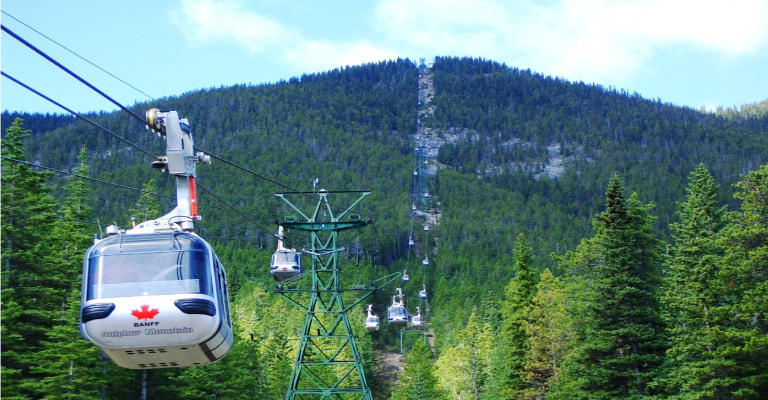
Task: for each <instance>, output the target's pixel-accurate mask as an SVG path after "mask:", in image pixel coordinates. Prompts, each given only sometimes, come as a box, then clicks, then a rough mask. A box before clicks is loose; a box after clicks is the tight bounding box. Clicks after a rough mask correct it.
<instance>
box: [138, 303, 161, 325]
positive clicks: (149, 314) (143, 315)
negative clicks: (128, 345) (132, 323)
mask: <svg viewBox="0 0 768 400" xmlns="http://www.w3.org/2000/svg"><path fill="white" fill-rule="evenodd" d="M157 314H160V311H158V310H157V308H153V309H151V310H150V309H149V306H148V305H146V304H144V305H142V306H141V310H133V311H131V315H133V316H134V317H136V318H138V319H143V320H144V321H146V320H147V319H154V318H155V315H157Z"/></svg>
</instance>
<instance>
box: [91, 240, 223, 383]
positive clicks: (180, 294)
mask: <svg viewBox="0 0 768 400" xmlns="http://www.w3.org/2000/svg"><path fill="white" fill-rule="evenodd" d="M82 296H83V297H82V302H81V310H80V331H81V333H82V335H83V337H84V338H85V339H87V340H89V341H91V342H93V344H95V345H96V346H97V347H99V348H100V349H101V350H102V351H103V352H104V354H106V355H107V356H108V357H109V358H110V359H112V361H114V362H115V364H117V365H119V366H121V367H124V368H130V369H149V368H165V367H188V366H195V365H205V364H209V363H211V362H214V361H216V360H218V359H220V358H222V357H224V355H226V354H227V353H228V352H229V350H230V348H231V347H232V336H233V335H232V322H231V319H230V315H229V300H228V294H227V286H226V275H225V272H224V268H223V267H222V265H221V264H220V263H219V260H218V258H217V257H216V255H215V254H214V252H213V249H212V248H211V246H210V245H209V244H208V243H207V242H206V241H205V240H203V239H202V238H200V237H199V236H197V235H196V234H194V233H189V232H182V231H169V232H163V233H137V234H118V235H114V236H110V237H107V238H106V239H104V240H101V241H98V242H97V243H96V244H94V245H93V246H92V247H91V248H90V249H89V250H88V251H87V252H86V254H85V260H84V263H83V287H82Z"/></svg>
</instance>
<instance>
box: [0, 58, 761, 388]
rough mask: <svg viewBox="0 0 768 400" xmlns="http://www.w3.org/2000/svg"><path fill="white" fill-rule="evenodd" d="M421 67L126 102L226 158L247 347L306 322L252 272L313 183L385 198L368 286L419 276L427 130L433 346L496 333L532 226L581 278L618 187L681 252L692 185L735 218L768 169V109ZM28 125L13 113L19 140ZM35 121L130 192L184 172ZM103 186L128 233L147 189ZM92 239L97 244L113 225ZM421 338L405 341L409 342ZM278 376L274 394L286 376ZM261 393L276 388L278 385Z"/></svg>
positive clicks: (107, 207)
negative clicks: (713, 186)
mask: <svg viewBox="0 0 768 400" xmlns="http://www.w3.org/2000/svg"><path fill="white" fill-rule="evenodd" d="M423 68H426V66H424V67H423ZM423 68H419V66H418V65H415V64H414V63H412V62H411V61H409V60H397V61H392V62H384V63H378V64H369V65H362V66H355V67H348V68H345V69H340V70H334V71H329V72H326V73H320V74H313V75H305V76H302V77H298V78H294V79H290V80H288V81H284V82H278V83H275V84H271V85H260V86H247V85H243V86H235V87H222V88H212V89H209V90H203V91H196V92H190V93H187V94H184V95H182V96H178V97H168V98H163V99H159V100H157V101H152V102H147V103H145V104H136V105H134V106H132V107H131V109H132V110H133V111H134V112H135V113H137V114H139V115H143V113H144V111H145V110H146V109H148V108H151V107H158V108H161V109H167V110H177V111H179V114H180V115H181V116H182V117H186V118H188V119H189V121H190V125H191V127H192V131H193V134H194V137H195V144H196V146H197V147H198V148H199V149H200V150H202V151H206V152H209V153H211V154H213V155H215V156H216V158H220V159H224V160H226V161H227V163H225V162H221V161H218V162H217V160H216V158H215V159H214V162H213V164H212V165H210V166H205V165H201V166H199V167H198V169H197V171H198V177H199V179H198V182H199V183H200V185H201V187H203V188H204V190H202V191H200V203H201V205H200V211H201V214H202V215H203V221H201V222H200V223H198V224H197V225H196V227H197V231H198V233H200V234H201V235H202V236H203V237H206V238H208V239H209V240H210V241H211V242H212V244H213V245H214V247H216V249H217V252H218V253H219V255H220V257H222V260H223V261H224V263H225V264H226V265H227V267H228V273H229V275H230V281H231V283H232V284H233V288H232V289H233V290H232V294H233V300H234V303H235V304H236V309H237V314H238V319H240V320H242V324H244V326H245V328H241V329H242V332H241V333H242V336H243V337H247V336H248V334H249V333H251V334H254V335H255V337H269V338H270V339H269V340H270V342H269V343H270V345H271V346H276V347H280V350H278V352H280V353H281V354H283V355H288V358H290V356H289V354H290V351H291V346H292V344H291V342H290V339H289V338H290V337H291V335H292V333H291V332H290V330H291V327H292V326H293V325H291V324H292V323H297V324H300V322H299V320H298V318H299V317H298V316H292V317H289V319H288V320H285V321H280V322H279V323H277V324H276V325H274V326H268V325H269V323H268V322H267V323H265V321H270V314H268V313H274V314H277V313H282V312H284V310H283V308H284V306H285V304H281V303H280V300H277V299H274V298H273V297H275V296H272V297H270V296H269V295H268V294H266V292H264V291H263V290H262V289H261V288H258V287H256V286H254V285H251V284H249V283H247V282H246V280H247V279H246V278H247V277H253V276H256V277H260V278H262V279H267V278H268V272H267V265H268V254H269V252H270V250H271V249H273V246H274V233H275V231H274V229H275V225H274V223H273V221H274V220H275V219H279V218H282V216H283V214H285V213H286V212H288V210H287V209H286V207H285V206H284V205H282V204H281V203H280V202H279V201H278V200H277V199H276V198H275V196H274V195H273V194H274V193H275V192H283V191H293V190H300V191H309V190H312V181H313V180H314V179H315V178H318V180H319V182H320V183H319V184H320V187H322V188H326V189H328V190H372V191H373V192H374V193H373V194H372V195H371V196H369V197H368V198H366V199H365V201H364V202H363V203H362V209H361V210H360V211H361V214H364V216H365V217H370V218H371V219H372V220H373V221H374V224H373V226H372V227H371V229H361V230H356V231H355V232H353V233H350V234H349V235H346V234H343V235H341V236H340V239H341V240H342V241H343V242H342V243H340V245H341V246H343V247H345V248H346V249H347V253H346V254H345V260H346V261H347V262H349V263H350V265H355V266H356V267H351V266H350V267H349V268H350V269H352V268H354V274H356V275H360V276H363V277H364V278H366V279H367V278H374V277H379V276H382V275H384V274H386V273H390V272H394V271H401V270H402V269H403V268H404V267H406V266H407V262H408V261H407V259H406V257H407V255H408V254H409V253H408V252H407V249H408V239H409V228H410V227H411V226H412V223H413V222H414V221H411V220H409V218H410V216H411V205H412V204H413V203H414V202H415V201H416V199H414V196H415V195H417V193H413V188H414V170H416V169H418V166H417V165H416V146H417V140H416V139H417V136H418V137H419V138H420V139H423V138H428V139H429V140H430V143H436V144H437V148H436V154H431V155H429V156H428V157H427V158H426V159H425V160H424V161H425V162H426V163H428V164H429V166H430V168H428V170H429V171H430V172H429V177H428V179H426V182H427V185H428V187H429V189H428V191H429V193H430V195H431V196H432V197H433V198H434V199H435V200H436V201H435V203H434V204H433V207H434V209H435V210H437V211H439V224H438V225H437V226H436V229H434V232H432V236H431V238H430V242H429V243H423V242H422V243H419V246H422V248H423V246H427V247H428V248H429V249H431V251H432V252H433V253H432V254H430V261H431V262H430V264H429V267H428V269H427V270H426V271H425V272H426V273H425V276H426V279H427V281H426V282H425V284H426V285H427V286H428V287H429V288H430V293H431V299H430V308H431V311H432V313H431V314H430V319H431V321H433V323H432V326H433V327H435V328H436V336H435V339H436V346H437V350H438V353H440V352H441V351H442V350H443V349H447V348H449V347H450V346H454V345H455V344H456V343H457V340H458V337H457V335H458V333H456V332H458V331H459V330H460V329H464V328H466V327H468V326H472V324H469V325H468V321H474V318H477V319H480V320H483V321H495V322H494V323H493V324H495V325H493V326H494V329H496V328H498V327H499V325H498V324H499V318H500V316H499V315H501V314H502V311H500V309H499V303H500V302H501V301H502V300H503V298H504V290H505V287H506V286H507V285H508V284H509V282H510V279H512V278H513V277H514V276H516V272H515V271H514V270H513V267H514V266H515V263H516V262H518V261H519V258H520V253H519V251H520V250H519V249H518V248H517V247H516V243H518V237H519V235H520V234H524V236H525V237H526V238H527V243H529V244H530V246H531V256H532V260H535V262H532V263H533V265H532V266H531V268H533V269H534V270H535V272H536V273H538V272H541V271H543V270H544V269H545V268H549V269H551V270H552V271H553V272H554V274H555V276H560V275H563V274H565V273H566V272H568V271H565V270H563V269H562V267H561V265H562V263H557V262H555V261H553V260H552V259H551V258H550V254H557V255H563V254H565V253H566V251H572V250H575V249H576V248H577V246H578V245H579V243H580V242H581V241H582V239H584V238H588V237H591V236H592V235H593V219H594V218H595V216H597V215H598V214H599V213H601V212H602V211H603V210H604V209H605V207H606V204H605V203H606V199H605V194H606V187H607V186H608V185H609V182H611V178H612V176H614V175H617V176H618V177H619V178H620V179H621V180H622V181H623V182H624V184H625V185H626V190H627V192H628V193H632V192H636V193H637V194H638V197H639V199H640V201H641V202H643V203H654V204H655V206H656V207H655V208H654V209H653V210H652V211H651V212H650V213H651V214H652V215H653V216H655V217H656V218H655V219H652V223H653V227H654V228H655V235H656V236H658V237H657V239H660V240H662V241H664V242H669V241H670V240H671V239H670V237H669V224H670V223H672V222H675V221H677V219H678V216H677V215H676V214H675V213H676V210H677V204H678V203H679V202H682V201H684V199H685V195H686V185H687V184H688V180H687V179H688V176H689V174H690V173H691V172H692V171H694V170H695V169H696V168H697V166H698V165H699V164H700V163H703V164H704V165H706V166H707V168H708V169H709V171H710V172H711V174H712V176H713V178H714V180H715V181H716V182H718V183H719V185H720V186H719V188H718V189H717V192H716V194H715V195H716V197H717V201H719V202H720V203H722V204H726V205H728V206H729V207H731V208H732V209H735V208H737V207H738V206H739V202H738V201H737V200H734V199H733V198H732V195H733V193H734V189H733V188H732V187H731V185H732V184H735V183H736V182H737V181H738V180H739V179H740V175H741V174H746V173H747V172H749V171H752V170H756V169H758V168H759V167H760V166H761V165H762V164H764V163H765V162H766V158H765V154H768V135H766V132H768V112H767V111H766V108H765V107H763V106H759V105H755V106H752V107H749V108H747V109H745V110H746V111H745V112H742V113H739V112H736V111H734V110H731V111H729V112H722V113H709V112H702V111H699V110H693V109H689V108H685V107H678V106H675V105H671V104H666V103H663V102H662V101H661V100H649V99H643V98H642V97H640V96H638V95H636V94H631V93H627V92H624V91H617V90H614V89H607V88H604V87H600V86H597V85H587V84H584V83H574V82H568V81H565V80H562V79H557V78H552V77H545V76H542V75H539V74H536V73H534V72H531V71H529V70H520V69H516V68H511V67H508V66H505V65H501V64H498V63H495V62H492V61H486V60H478V59H458V58H438V59H436V60H435V62H434V64H433V65H431V66H430V67H428V68H429V69H430V73H431V79H432V80H431V84H432V85H433V86H432V87H431V88H433V89H434V93H433V96H431V97H429V98H428V99H427V98H425V99H424V100H425V102H420V100H419V96H418V90H419V70H420V69H423ZM427 109H428V110H429V112H426V113H425V112H424V110H427ZM17 116H19V115H15V114H9V113H3V115H2V129H3V135H4V137H5V134H6V129H7V128H8V127H10V126H11V124H12V122H13V120H14V119H15V118H16V117H17ZM21 117H23V119H24V127H25V128H26V129H30V130H31V135H30V136H29V137H28V138H26V139H25V140H24V141H23V143H24V146H25V149H26V159H27V160H28V161H31V162H34V163H39V164H40V165H43V166H46V167H51V168H55V169H60V170H66V171H73V170H74V168H75V166H76V165H77V159H78V155H79V154H80V151H81V149H82V148H85V150H86V151H85V153H86V154H87V156H88V157H87V158H88V166H89V168H90V176H92V177H94V178H97V179H99V180H101V181H103V182H112V183H116V184H120V185H125V186H129V187H134V188H141V187H142V186H143V185H145V184H147V183H148V182H149V181H150V180H152V179H154V181H155V182H156V184H157V188H156V191H157V192H160V193H163V194H167V195H171V197H172V195H173V191H174V188H173V187H172V186H171V185H172V182H171V180H170V179H167V177H165V176H163V175H161V174H160V173H158V172H157V171H155V170H152V169H151V168H149V163H150V162H151V161H152V157H150V156H148V155H146V154H144V153H143V152H142V151H139V150H137V149H136V148H134V147H131V146H128V145H127V144H126V143H124V142H123V141H121V140H118V139H116V138H114V137H112V136H110V135H108V134H105V133H104V132H103V131H101V130H99V129H96V128H94V127H93V126H91V125H89V124H87V123H84V122H83V121H74V120H73V119H72V118H71V117H69V116H64V117H62V116H44V115H35V114H32V115H29V114H25V115H21ZM88 117H89V118H91V119H93V120H94V121H97V122H98V123H99V124H100V125H102V126H104V127H106V128H107V129H109V130H111V131H112V132H114V133H116V134H118V135H120V136H122V137H124V138H125V139H127V140H128V141H130V142H132V143H134V144H136V145H138V146H139V147H141V148H142V149H145V150H146V151H147V152H148V153H151V154H153V155H160V154H161V153H162V152H163V148H164V147H163V146H164V143H163V142H162V141H161V140H159V139H158V138H157V137H155V136H154V135H151V134H149V132H148V131H146V130H145V129H144V126H142V125H141V124H140V123H138V122H137V121H135V120H133V119H131V118H130V117H129V116H127V115H126V114H125V113H123V112H114V113H101V114H94V115H89V116H88ZM5 154H6V153H5V150H4V153H3V155H5ZM4 177H5V175H4ZM67 181H69V179H68V178H66V177H65V176H62V175H61V174H58V175H54V176H53V178H52V181H51V182H52V184H53V185H55V188H54V190H53V194H54V196H55V197H56V198H58V199H59V200H60V201H61V199H63V198H64V197H65V196H66V195H67V192H66V191H63V190H62V189H61V188H63V187H64V183H65V182H67ZM88 187H89V188H90V191H89V193H88V194H87V196H88V198H89V199H90V200H89V205H90V207H91V208H92V211H91V213H90V221H99V222H100V223H102V224H104V225H106V224H110V223H112V222H117V223H118V224H120V225H123V226H126V225H127V224H128V220H129V217H130V215H126V214H125V210H128V209H130V208H131V207H132V206H133V205H134V204H136V202H137V200H138V198H139V196H140V193H138V192H136V191H131V190H125V189H121V188H115V187H114V186H110V185H106V184H99V183H95V182H89V183H88ZM209 192H210V193H213V194H215V196H214V195H211V194H209ZM628 197H629V196H628ZM219 199H220V200H222V201H223V202H226V203H227V204H224V203H223V202H222V201H219ZM157 201H158V202H159V206H160V208H161V209H163V210H167V209H170V207H171V204H170V201H171V199H167V198H158V199H157ZM229 205H231V206H232V207H234V208H235V209H236V210H237V212H234V211H233V210H232V209H231V208H230V207H229ZM6 206H7V204H3V207H6ZM3 213H4V214H6V213H7V211H6V209H5V208H4V210H3ZM4 222H5V219H4ZM416 222H417V226H419V224H420V222H422V221H416ZM86 230H88V232H87V233H88V234H89V235H92V234H93V233H98V226H96V225H93V226H90V227H87V228H86ZM292 239H293V240H294V245H295V246H296V247H301V246H302V245H304V243H303V242H302V241H305V240H306V238H304V237H302V236H300V235H295V234H293V236H292ZM419 240H420V241H422V240H423V239H422V238H419ZM518 244H519V243H518ZM410 262H413V260H411V261H410ZM419 268H421V267H419ZM390 289H392V290H390ZM392 291H393V288H387V289H385V290H382V291H380V293H377V296H376V299H375V300H376V302H378V303H379V304H381V307H385V305H386V304H387V302H388V301H389V298H390V296H391V294H392ZM361 315H362V314H361ZM473 323H474V322H473ZM283 328H284V329H283ZM281 330H282V331H284V332H277V331H281ZM361 335H365V336H366V337H369V336H368V335H367V334H365V333H361ZM369 339H370V340H371V342H368V343H369V344H370V345H371V346H377V347H384V346H394V345H396V341H397V338H396V332H395V331H394V330H393V329H386V328H385V329H382V330H381V331H380V332H377V333H374V334H373V335H371V336H370V337H369ZM366 340H368V339H366ZM415 340H416V339H415V338H414V337H407V338H406V342H407V345H406V348H410V344H412V343H413V342H414V341H415ZM281 346H282V347H281ZM248 348H249V349H250V350H248V351H254V352H256V353H258V356H253V357H262V358H263V359H264V360H267V359H270V360H272V361H269V362H267V361H265V363H266V364H268V365H270V366H274V368H273V370H272V372H273V373H275V374H278V373H279V371H282V372H285V370H286V368H287V369H290V363H286V362H285V361H284V360H282V358H280V357H277V358H275V356H274V355H270V354H272V353H270V351H265V350H263V349H258V348H256V347H254V349H255V350H254V349H251V348H250V347H248ZM366 357H369V358H371V356H370V354H368V355H366ZM260 359H261V358H260ZM266 364H265V365H266ZM222 368H229V367H222ZM225 371H226V370H225ZM218 373H221V374H222V375H226V373H225V372H222V371H218ZM259 373H263V374H267V372H264V371H261V372H259ZM259 376H261V377H262V378H263V376H262V375H259ZM262 378H259V379H262ZM284 378H285V377H283V379H284ZM126 379H129V378H126ZM157 379H159V381H158V382H160V383H158V384H159V385H170V382H175V381H173V380H172V379H180V380H181V381H182V382H186V383H187V384H189V382H192V381H194V380H195V377H194V375H193V374H192V373H186V372H185V373H184V374H181V375H180V376H178V377H174V378H169V377H167V376H165V375H163V376H162V377H158V378H157ZM254 379H256V378H254ZM270 379H272V380H271V381H270V382H272V385H275V387H279V385H280V384H282V382H278V383H275V382H277V381H279V378H275V377H271V378H270ZM259 382H261V381H259ZM262 383H263V382H262ZM263 384H264V385H265V386H264V387H263V389H264V390H265V391H266V392H268V391H270V390H276V389H275V388H273V387H271V386H269V385H270V384H266V383H263ZM374 384H375V383H374ZM379 389H380V393H388V389H384V388H379ZM489 390H490V389H489ZM266 392H263V393H266ZM169 393H170V392H169ZM489 393H490V392H489ZM173 395H178V393H175V394H173ZM168 396H172V395H168ZM168 398H172V397H168ZM188 398H194V397H191V395H190V397H188ZM378 398H385V397H381V396H379V397H378Z"/></svg>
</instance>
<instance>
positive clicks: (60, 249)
mask: <svg viewBox="0 0 768 400" xmlns="http://www.w3.org/2000/svg"><path fill="white" fill-rule="evenodd" d="M75 174H78V175H82V176H86V175H87V174H88V163H87V158H86V152H85V148H83V149H81V152H80V155H79V157H78V164H77V166H76V167H75ZM64 191H65V192H66V193H67V198H66V199H65V201H64V203H63V205H62V207H61V209H60V210H59V214H60V215H61V216H62V218H60V219H58V220H57V221H56V223H55V226H54V228H53V231H52V235H51V244H50V247H49V249H50V251H49V252H48V253H47V254H46V257H45V259H44V263H45V264H46V265H47V266H48V268H49V269H50V273H51V274H52V275H54V276H56V277H57V278H56V281H57V283H58V285H57V286H58V289H59V290H60V292H61V293H62V295H61V299H60V301H61V304H60V305H59V306H58V307H57V311H58V316H57V318H56V323H55V325H54V326H53V328H52V329H50V331H49V332H48V333H47V339H46V340H45V341H44V342H43V349H42V350H41V351H40V352H38V353H37V354H35V359H37V360H38V361H37V362H36V365H35V367H34V368H33V371H35V372H36V373H37V374H39V375H40V376H41V378H40V380H39V387H38V389H39V391H40V392H41V393H42V394H44V397H43V398H51V399H53V398H58V397H57V396H62V398H71V399H74V398H94V397H95V396H98V395H99V394H100V391H99V390H100V389H103V388H104V387H105V386H106V377H105V376H104V374H103V372H102V371H101V365H102V358H101V355H100V352H99V350H98V348H96V347H94V346H93V345H91V344H90V343H88V342H87V341H85V340H83V339H82V337H81V335H80V330H79V321H80V318H79V314H80V282H81V270H82V263H83V255H84V253H85V251H86V249H87V248H88V246H89V244H90V237H89V235H88V234H87V233H86V227H85V221H86V220H87V219H88V218H89V216H90V207H89V206H88V197H87V193H88V187H87V185H86V183H85V181H83V180H82V179H79V178H73V179H72V180H70V181H69V182H67V184H66V186H65V187H64Z"/></svg>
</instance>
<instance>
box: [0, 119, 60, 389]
mask: <svg viewBox="0 0 768 400" xmlns="http://www.w3.org/2000/svg"><path fill="white" fill-rule="evenodd" d="M28 135H29V131H28V130H26V129H24V128H23V121H22V120H21V119H20V118H17V119H16V120H15V121H14V122H13V124H12V125H11V126H10V127H9V128H8V129H7V130H6V137H5V139H4V140H3V141H2V154H3V157H4V158H3V160H2V264H3V287H2V312H3V315H2V319H3V323H2V341H3V343H2V360H3V362H2V387H3V397H4V398H9V399H11V398H26V397H35V396H36V395H35V393H36V392H37V390H38V385H37V383H36V379H37V378H38V376H37V374H36V373H35V372H34V371H33V370H32V368H33V367H34V366H35V365H36V361H37V360H36V359H35V354H36V353H37V352H39V351H40V350H41V349H42V342H43V341H44V340H45V339H46V334H47V333H48V332H49V331H50V329H51V328H52V327H53V324H54V321H56V320H57V319H58V318H57V317H58V313H57V312H58V311H59V310H60V309H61V292H60V291H58V290H56V288H57V287H59V282H58V280H57V279H56V275H55V273H54V271H53V270H52V269H51V268H50V266H49V265H48V264H46V263H45V262H43V260H44V259H45V258H46V255H47V254H48V252H49V246H50V244H51V240H50V232H51V230H52V225H53V221H54V218H53V215H54V213H53V211H54V208H55V201H54V199H53V197H52V196H51V194H50V187H49V186H48V183H47V181H48V177H49V174H47V173H42V172H36V171H33V170H32V168H30V167H29V166H28V165H26V164H24V163H21V162H19V161H24V160H25V158H26V157H25V154H24V145H23V143H22V139H23V138H24V137H26V136H28Z"/></svg>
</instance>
